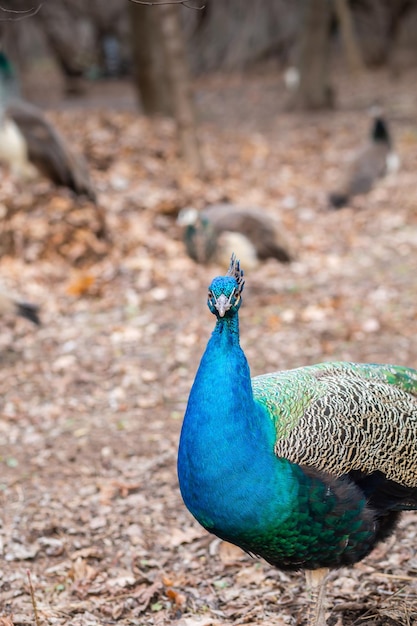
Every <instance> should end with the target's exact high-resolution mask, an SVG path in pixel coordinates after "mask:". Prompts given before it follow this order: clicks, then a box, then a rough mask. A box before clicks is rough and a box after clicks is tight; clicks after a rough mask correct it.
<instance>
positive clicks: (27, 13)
mask: <svg viewBox="0 0 417 626" xmlns="http://www.w3.org/2000/svg"><path fill="white" fill-rule="evenodd" d="M42 5H43V2H40V3H39V4H38V6H37V7H33V8H31V9H22V10H17V9H8V8H7V7H2V6H0V11H3V13H13V14H18V15H19V17H4V18H3V17H1V18H0V22H20V20H25V19H26V18H28V17H33V16H34V15H36V14H37V13H39V11H40V10H41V8H42Z"/></svg>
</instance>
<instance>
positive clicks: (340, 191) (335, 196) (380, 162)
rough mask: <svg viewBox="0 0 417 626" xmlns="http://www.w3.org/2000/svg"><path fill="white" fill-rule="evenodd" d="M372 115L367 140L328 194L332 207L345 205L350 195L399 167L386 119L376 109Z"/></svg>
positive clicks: (364, 188)
mask: <svg viewBox="0 0 417 626" xmlns="http://www.w3.org/2000/svg"><path fill="white" fill-rule="evenodd" d="M372 115H373V121H372V126H371V132H370V137H369V140H368V142H367V143H366V144H365V145H364V146H363V147H362V148H361V149H360V150H359V152H358V153H357V154H356V155H355V157H354V158H353V160H352V161H351V162H350V163H349V164H348V166H347V170H346V171H345V172H344V173H342V175H341V180H340V183H339V186H338V187H337V189H335V191H333V192H331V193H330V194H329V203H330V205H331V206H332V207H333V208H335V209H339V208H341V207H343V206H345V205H346V204H347V203H348V202H349V200H350V198H352V197H353V196H356V195H358V194H363V193H368V191H370V190H371V188H372V187H373V185H374V183H375V182H376V180H377V179H378V178H382V177H383V176H385V175H386V174H387V173H389V172H394V171H397V169H398V167H399V159H398V155H397V154H396V153H395V152H394V150H393V146H392V138H391V135H390V132H389V129H388V124H387V122H386V120H385V119H384V117H383V116H382V114H381V112H380V111H379V110H378V109H376V110H374V111H373V112H372Z"/></svg>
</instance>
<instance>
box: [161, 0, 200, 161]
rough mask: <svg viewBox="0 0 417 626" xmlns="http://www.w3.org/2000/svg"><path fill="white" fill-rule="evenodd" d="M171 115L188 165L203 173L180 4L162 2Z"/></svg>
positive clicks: (162, 25) (162, 28)
mask: <svg viewBox="0 0 417 626" xmlns="http://www.w3.org/2000/svg"><path fill="white" fill-rule="evenodd" d="M157 10H158V16H159V18H160V25H161V32H162V37H163V46H164V49H165V57H166V64H167V70H168V75H169V83H170V87H171V93H172V105H173V110H174V117H175V121H176V123H177V129H178V139H179V142H180V146H181V153H182V156H183V157H184V159H185V161H186V162H187V164H188V165H189V166H190V167H191V168H192V169H193V170H194V171H195V172H197V173H202V167H203V165H202V161H201V155H200V150H199V146H198V141H197V124H196V115H195V109H194V100H193V94H192V91H191V84H190V78H189V72H188V63H187V57H186V51H185V45H184V36H183V33H182V29H181V21H180V7H179V6H175V5H173V4H163V5H161V6H160V7H158V9H157Z"/></svg>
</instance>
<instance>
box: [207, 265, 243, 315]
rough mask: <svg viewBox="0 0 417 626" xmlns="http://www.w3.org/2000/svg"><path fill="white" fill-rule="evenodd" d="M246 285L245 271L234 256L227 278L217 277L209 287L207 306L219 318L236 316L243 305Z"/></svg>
mask: <svg viewBox="0 0 417 626" xmlns="http://www.w3.org/2000/svg"><path fill="white" fill-rule="evenodd" d="M244 285H245V281H244V279H243V270H241V269H240V263H239V261H238V260H237V259H236V256H235V255H234V254H232V258H231V260H230V266H229V269H228V270H227V274H226V276H217V278H214V280H213V281H212V283H211V285H210V287H209V291H208V300H207V304H208V307H209V309H210V311H211V312H212V313H214V315H216V316H217V317H218V318H220V317H231V316H233V315H235V314H236V313H237V312H238V310H239V307H240V305H241V304H242V291H243V287H244Z"/></svg>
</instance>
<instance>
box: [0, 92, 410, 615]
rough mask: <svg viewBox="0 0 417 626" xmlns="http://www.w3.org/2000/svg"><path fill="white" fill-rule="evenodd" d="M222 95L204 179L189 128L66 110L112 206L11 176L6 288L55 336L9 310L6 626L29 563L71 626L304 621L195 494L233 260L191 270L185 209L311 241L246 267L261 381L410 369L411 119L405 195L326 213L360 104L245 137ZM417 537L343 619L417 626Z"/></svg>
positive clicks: (382, 555)
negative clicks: (198, 425)
mask: <svg viewBox="0 0 417 626" xmlns="http://www.w3.org/2000/svg"><path fill="white" fill-rule="evenodd" d="M396 90H397V92H398V90H400V87H399V85H398V84H397V86H396ZM243 95H244V94H243ZM261 95H262V96H265V98H266V99H267V100H268V92H265V94H263V93H262V91H261V92H260V96H261ZM216 97H218V98H219V102H220V101H221V103H222V111H223V109H224V113H225V114H226V112H227V107H228V106H229V114H228V115H229V118H228V119H227V118H222V119H221V120H219V121H218V123H216V124H214V125H213V124H212V125H208V124H202V125H201V128H200V134H201V139H202V144H203V146H204V156H205V159H206V160H207V164H208V178H207V180H197V179H195V177H193V176H191V175H190V173H189V172H187V171H186V170H185V169H183V168H182V166H181V162H180V161H179V160H178V155H177V151H176V145H175V139H174V137H175V133H174V127H173V125H172V123H169V122H165V121H163V120H161V121H158V122H153V121H149V120H146V119H145V118H142V117H140V116H138V115H137V114H136V113H133V112H129V111H123V112H117V111H111V110H110V109H109V110H104V109H103V111H96V110H93V111H89V114H88V115H85V111H79V110H78V111H77V110H76V109H71V110H69V111H64V112H62V113H56V114H54V117H55V119H56V122H57V123H58V124H59V125H62V127H63V129H64V131H65V134H66V136H68V137H71V138H72V140H73V141H74V142H75V143H76V144H78V147H79V148H81V151H83V152H85V153H86V154H87V156H88V158H89V161H90V163H91V167H92V174H93V178H94V180H95V182H96V184H97V188H98V193H99V200H100V205H99V206H100V209H99V210H98V209H97V207H94V206H93V205H91V204H90V203H78V202H75V201H74V199H73V198H72V197H71V196H70V195H68V194H67V193H66V192H64V191H63V190H57V189H55V188H53V187H52V186H51V185H49V184H48V183H44V182H43V183H39V184H36V185H35V186H34V187H30V188H28V189H22V188H20V187H19V186H18V185H17V184H16V183H15V182H14V181H13V180H12V178H11V177H10V176H9V175H8V174H6V173H5V174H4V178H3V179H2V185H1V188H0V214H1V215H2V222H1V225H0V250H2V251H3V253H2V258H1V270H2V281H3V282H4V283H5V286H6V287H7V288H10V289H13V290H15V291H18V292H19V293H22V294H23V295H25V297H27V298H28V299H30V300H33V301H34V302H37V303H38V304H40V306H41V312H42V320H43V324H42V327H41V328H40V329H36V330H35V329H33V328H32V327H29V326H28V325H27V323H25V321H24V320H18V321H15V320H13V319H12V320H4V321H3V320H2V333H1V336H0V360H1V364H2V377H1V380H0V392H1V396H0V397H1V398H2V406H1V416H0V466H1V470H2V471H1V479H0V502H1V509H0V510H1V518H2V520H1V525H0V552H1V554H2V556H3V561H2V563H1V566H0V593H1V597H2V601H3V602H4V608H3V606H2V608H1V609H0V610H1V611H3V612H5V614H4V616H2V618H1V619H3V621H4V622H5V624H1V623H0V626H12V624H11V620H12V621H14V622H15V623H16V624H20V623H23V624H24V623H32V622H33V613H32V607H31V604H30V598H29V596H28V593H27V579H26V575H25V573H24V568H25V565H26V564H28V563H30V566H31V571H32V572H33V583H34V589H35V594H36V598H37V599H38V602H39V605H40V607H41V609H42V610H41V612H40V614H41V617H42V619H43V620H44V621H45V623H51V624H53V625H54V626H61V625H64V624H71V626H84V625H85V624H88V625H89V626H96V625H97V626H99V625H101V624H103V623H110V622H114V621H117V622H118V623H119V624H120V625H121V626H123V625H126V626H127V625H129V626H136V625H137V626H139V625H143V624H145V623H146V624H150V625H151V626H159V625H162V624H167V623H170V622H174V623H176V624H178V626H211V625H213V626H224V625H225V624H230V623H239V624H247V625H253V626H256V625H258V624H260V623H264V622H267V623H271V624H273V625H274V626H278V625H279V626H281V625H282V624H284V623H285V624H287V625H288V624H293V625H295V624H297V623H301V622H302V621H303V619H304V612H305V605H306V602H305V584H304V578H303V576H302V574H301V573H300V574H299V573H295V574H288V573H284V572H279V571H277V570H275V569H274V568H272V567H270V566H269V565H267V564H265V563H264V562H260V561H257V560H253V559H251V558H250V557H249V556H248V555H246V554H245V553H243V552H242V551H240V550H239V549H237V548H236V547H234V546H231V545H230V544H227V543H226V542H222V541H220V540H218V539H216V538H213V537H212V536H210V535H208V534H207V533H206V531H204V529H202V528H201V527H200V526H198V525H197V523H195V522H194V521H193V520H192V519H191V516H190V515H189V514H188V513H187V511H186V509H185V507H184V505H183V503H182V501H181V498H180V494H179V491H178V484H177V478H176V451H177V444H178V435H179V429H180V425H181V419H182V416H183V413H184V409H185V405H186V401H187V397H188V393H189V390H190V386H191V384H192V380H193V377H194V374H195V371H196V368H197V367H198V363H199V359H200V357H201V354H202V352H203V350H204V346H205V343H206V341H207V339H208V337H209V334H210V331H211V328H212V323H213V320H212V317H211V315H210V314H209V313H208V312H207V311H206V309H205V305H204V302H205V299H206V289H207V284H208V283H209V280H210V278H211V277H212V276H213V275H215V274H216V273H218V272H219V271H220V269H219V268H217V267H215V266H213V267H209V268H205V267H201V266H196V265H195V264H194V263H193V262H192V261H191V260H190V259H188V258H187V256H186V254H185V252H184V247H183V244H182V241H181V232H180V230H179V228H178V226H177V225H176V222H175V216H176V212H177V210H178V209H179V208H182V207H183V206H185V205H188V204H193V205H195V206H197V207H202V206H204V205H205V204H206V203H207V204H208V203H213V202H217V201H223V200H225V199H226V200H231V201H233V202H237V203H241V204H244V205H245V206H247V205H248V203H249V204H250V203H251V202H253V203H254V204H255V205H257V206H263V207H265V211H266V212H267V213H270V214H272V215H274V214H276V213H277V214H279V217H280V219H281V220H282V223H283V224H284V225H285V229H286V230H287V231H288V232H289V235H290V238H291V239H292V241H293V242H294V245H295V249H296V250H297V259H296V261H295V262H294V263H292V264H290V265H289V266H288V267H285V268H283V267H282V266H281V265H279V264H277V263H275V262H272V261H269V262H267V263H265V264H263V265H262V266H261V267H260V268H259V269H257V270H253V271H249V272H246V277H247V282H246V287H245V298H244V306H243V307H242V315H241V329H242V344H243V345H244V348H245V352H246V354H247V356H248V359H249V362H250V364H251V368H252V373H253V374H258V373H263V372H265V371H272V370H274V369H278V368H287V367H295V366H298V365H305V364H306V363H309V362H317V361H321V360H325V359H327V358H332V359H347V360H364V361H389V360H391V359H392V358H394V356H395V360H396V361H397V362H399V363H405V364H413V361H414V359H415V354H416V351H417V344H416V341H417V339H416V338H417V327H416V322H417V318H416V313H415V293H416V287H417V285H416V276H417V271H416V269H417V266H416V261H415V259H416V258H417V257H416V255H415V248H416V245H417V236H416V233H417V194H416V191H415V174H414V172H415V165H416V164H417V157H416V155H415V142H411V141H410V140H409V137H410V133H411V132H412V128H411V126H410V125H409V124H410V123H409V122H408V121H404V122H401V123H400V122H399V123H398V124H399V130H398V135H399V146H400V149H401V150H402V151H403V153H404V157H403V160H404V170H403V171H402V172H400V173H399V174H398V178H397V179H396V180H397V181H398V184H397V183H394V182H392V181H388V180H386V181H384V182H381V185H382V187H381V188H380V189H379V191H378V190H375V193H373V192H371V194H369V195H368V196H366V197H364V198H358V200H357V202H356V203H355V206H354V207H348V208H346V209H344V210H343V211H340V212H338V213H336V212H329V211H328V210H327V208H326V198H325V195H326V189H327V183H330V182H331V180H332V177H333V175H334V173H335V170H337V168H338V163H337V160H336V159H337V155H338V154H339V152H340V150H341V149H343V148H345V147H346V148H351V147H352V144H353V143H354V139H355V137H354V133H353V128H355V127H356V125H357V124H356V122H355V120H356V119H357V116H358V111H357V107H356V109H355V108H352V110H350V109H343V110H341V111H339V112H335V113H334V114H332V115H330V116H326V117H323V118H322V117H321V116H313V117H312V118H308V119H307V118H303V117H300V116H297V115H289V114H285V113H280V114H279V115H277V113H276V112H277V106H278V104H279V97H280V94H279V93H274V98H273V101H272V100H271V101H270V103H269V105H268V106H269V107H270V108H269V109H268V108H267V109H265V108H262V106H261V104H260V105H259V106H260V109H259V111H253V114H254V116H255V117H254V118H253V120H252V121H250V120H249V121H248V120H246V121H245V120H239V127H237V126H236V123H235V118H236V117H237V115H236V110H235V108H231V109H230V104H229V105H228V104H227V102H226V100H224V94H223V93H221V94H216ZM396 97H397V96H396ZM398 97H400V95H398ZM255 122H256V124H255ZM365 122H367V120H364V123H363V128H364V129H365V127H366V124H365ZM222 124H223V127H222ZM254 124H255V126H256V128H257V129H258V130H257V132H253V128H254V126H253V125H254ZM259 129H261V130H259ZM404 138H405V141H403V139H404ZM334 142H335V144H334V145H333V143H334ZM400 183H401V185H400ZM381 190H382V191H383V193H381ZM103 213H104V220H103ZM103 227H105V231H106V232H105V233H103ZM6 253H7V254H6ZM415 533H416V516H415V515H413V514H411V513H410V514H407V515H405V516H404V518H403V521H402V522H401V524H400V525H399V528H398V531H397V534H396V536H395V537H394V538H393V540H392V544H390V543H388V544H384V545H383V546H380V547H379V548H378V550H377V551H376V552H375V553H374V554H373V555H371V556H370V557H368V558H367V559H366V560H365V561H364V562H362V563H360V564H358V566H356V567H355V568H353V569H351V570H350V569H343V570H341V571H340V572H336V573H334V574H333V578H332V580H331V583H330V584H329V595H330V601H331V606H332V616H331V617H332V619H333V620H336V621H337V620H339V621H340V622H343V623H344V624H349V623H352V622H354V621H355V620H357V619H358V618H359V617H360V615H361V614H363V613H364V612H365V611H367V610H371V613H370V615H371V616H372V620H373V622H374V623H377V624H379V625H381V624H382V623H383V620H384V619H385V617H384V615H385V614H384V613H383V611H382V609H381V612H380V613H379V614H378V613H376V612H375V611H376V610H375V607H378V605H379V604H381V599H386V598H387V599H388V598H392V602H391V604H390V603H387V606H388V608H387V611H388V613H389V619H391V620H392V619H393V620H396V624H401V625H402V624H406V623H407V619H408V620H409V622H408V623H411V622H412V620H415V612H416V606H417V601H416V588H417V587H416V583H415V576H414V574H415V571H416V570H417V564H416V562H415V559H414V557H413V554H414V546H415ZM396 594H397V595H396ZM348 601H350V602H351V604H350V605H349V606H347V603H348ZM352 603H353V604H352ZM338 606H341V607H342V608H341V609H340V611H339V610H338V609H337V607H338ZM384 606H385V605H384ZM343 607H345V608H343ZM405 607H406V609H405ZM384 610H385V609H384ZM395 611H397V613H395ZM7 612H8V613H7ZM12 613H13V614H14V618H12V616H11V614H12ZM388 613H387V614H388ZM375 615H376V617H375ZM387 619H388V618H387ZM8 622H9V623H8ZM391 623H392V622H391Z"/></svg>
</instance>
